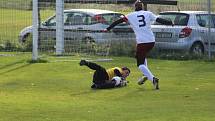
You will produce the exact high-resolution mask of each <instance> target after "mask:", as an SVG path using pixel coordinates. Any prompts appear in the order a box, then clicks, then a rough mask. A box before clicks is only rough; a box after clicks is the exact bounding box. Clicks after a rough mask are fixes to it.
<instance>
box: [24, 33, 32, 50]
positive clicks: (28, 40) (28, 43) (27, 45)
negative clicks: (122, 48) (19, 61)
mask: <svg viewBox="0 0 215 121" xmlns="http://www.w3.org/2000/svg"><path fill="white" fill-rule="evenodd" d="M22 46H23V49H24V51H32V34H30V33H28V34H26V35H25V36H24V38H23V41H22Z"/></svg>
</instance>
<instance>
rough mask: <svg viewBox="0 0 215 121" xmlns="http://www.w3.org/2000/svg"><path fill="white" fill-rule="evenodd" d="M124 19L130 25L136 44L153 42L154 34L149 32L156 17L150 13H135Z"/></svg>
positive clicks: (142, 11)
mask: <svg viewBox="0 0 215 121" xmlns="http://www.w3.org/2000/svg"><path fill="white" fill-rule="evenodd" d="M125 19H127V21H128V22H129V23H130V25H131V27H132V29H133V31H134V33H135V35H136V41H137V44H139V43H150V42H155V37H154V34H153V32H152V30H151V23H152V22H153V21H155V20H156V19H157V17H156V16H155V15H154V14H153V13H152V12H150V11H144V10H141V11H135V12H132V13H130V14H128V15H127V16H126V17H125Z"/></svg>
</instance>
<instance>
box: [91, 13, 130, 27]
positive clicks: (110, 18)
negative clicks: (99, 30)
mask: <svg viewBox="0 0 215 121" xmlns="http://www.w3.org/2000/svg"><path fill="white" fill-rule="evenodd" d="M122 16H123V14H119V13H108V14H98V15H95V16H93V17H92V18H91V24H96V23H103V24H107V25H110V24H112V23H113V22H114V21H116V20H118V19H120V18H121V17H122ZM124 25H128V24H127V23H121V24H119V26H124Z"/></svg>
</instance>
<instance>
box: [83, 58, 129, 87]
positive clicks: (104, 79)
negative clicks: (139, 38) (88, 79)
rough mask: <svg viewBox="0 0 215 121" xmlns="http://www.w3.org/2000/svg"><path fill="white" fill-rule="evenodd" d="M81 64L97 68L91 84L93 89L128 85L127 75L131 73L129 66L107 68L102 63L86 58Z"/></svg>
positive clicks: (93, 68)
mask: <svg viewBox="0 0 215 121" xmlns="http://www.w3.org/2000/svg"><path fill="white" fill-rule="evenodd" d="M79 64H80V66H83V65H85V66H87V67H89V68H90V69H92V70H95V72H94V75H93V84H92V86H91V88H93V89H107V88H114V87H123V86H126V85H127V81H126V77H128V76H129V74H130V69H129V68H127V67H122V68H119V67H114V68H110V69H107V70H106V69H105V68H103V67H101V66H100V65H98V64H96V63H93V62H89V61H86V60H81V61H80V63H79Z"/></svg>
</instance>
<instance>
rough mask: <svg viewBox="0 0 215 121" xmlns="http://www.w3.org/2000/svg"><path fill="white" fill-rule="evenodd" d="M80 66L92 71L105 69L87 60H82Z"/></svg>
mask: <svg viewBox="0 0 215 121" xmlns="http://www.w3.org/2000/svg"><path fill="white" fill-rule="evenodd" d="M79 64H80V66H83V65H86V66H87V67H89V68H90V69H92V70H102V68H103V67H101V66H100V65H98V64H96V63H93V62H89V61H86V60H81V61H80V63H79Z"/></svg>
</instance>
